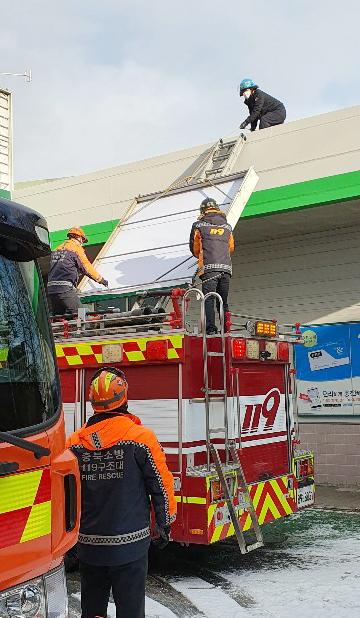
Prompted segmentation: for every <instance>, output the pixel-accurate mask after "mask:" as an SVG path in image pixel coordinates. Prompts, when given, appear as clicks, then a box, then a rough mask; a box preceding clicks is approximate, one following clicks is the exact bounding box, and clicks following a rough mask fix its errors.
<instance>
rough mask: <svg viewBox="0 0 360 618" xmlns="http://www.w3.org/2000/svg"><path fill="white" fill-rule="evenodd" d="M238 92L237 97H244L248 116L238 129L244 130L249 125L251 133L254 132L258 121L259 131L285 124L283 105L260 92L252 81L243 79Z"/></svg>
mask: <svg viewBox="0 0 360 618" xmlns="http://www.w3.org/2000/svg"><path fill="white" fill-rule="evenodd" d="M238 90H239V95H240V96H241V97H244V103H245V105H247V106H248V108H249V116H248V117H247V118H246V120H244V122H242V123H241V125H240V129H245V128H246V127H247V126H248V124H249V125H250V126H251V131H255V129H256V126H257V123H258V121H259V129H267V128H268V127H273V126H274V125H277V124H283V122H285V118H286V109H285V106H284V104H283V103H281V101H278V99H275V97H272V96H271V95H270V94H267V93H266V92H263V91H262V90H260V88H259V86H257V85H256V84H254V82H253V81H252V79H243V80H242V82H241V84H240V86H239V88H238Z"/></svg>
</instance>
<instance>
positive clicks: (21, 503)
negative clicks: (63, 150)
mask: <svg viewBox="0 0 360 618" xmlns="http://www.w3.org/2000/svg"><path fill="white" fill-rule="evenodd" d="M49 253H50V246H49V233H48V230H47V225H46V221H45V220H44V219H43V218H42V217H41V216H40V215H38V214H37V213H36V212H34V211H33V210H30V209H28V208H25V207H24V206H20V205H19V204H15V203H14V202H10V201H8V200H5V199H0V399H1V408H0V564H1V577H0V616H1V618H10V617H15V616H16V617H17V618H26V617H29V618H30V617H34V618H35V617H36V618H50V617H51V618H66V617H67V616H68V611H67V592H66V585H65V578H64V568H63V556H64V554H65V552H66V551H67V550H68V549H69V548H70V547H71V546H72V545H73V544H74V543H75V541H76V535H77V527H78V513H79V508H78V506H79V495H78V493H79V489H78V488H79V483H78V470H77V463H76V461H75V458H73V456H72V455H71V453H70V452H69V451H65V450H64V447H65V431H64V416H63V411H62V407H61V392H60V383H59V375H58V370H57V365H56V357H55V349H54V342H53V337H52V332H51V326H50V320H49V315H48V309H47V303H46V296H45V293H44V288H43V285H42V279H41V274H40V270H39V265H38V258H40V257H42V256H46V255H48V254H49Z"/></svg>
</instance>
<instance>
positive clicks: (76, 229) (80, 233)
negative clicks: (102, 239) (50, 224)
mask: <svg viewBox="0 0 360 618" xmlns="http://www.w3.org/2000/svg"><path fill="white" fill-rule="evenodd" d="M67 235H68V238H71V236H80V238H81V239H82V241H83V242H89V239H88V238H86V236H85V232H84V230H83V229H81V227H72V228H71V230H69V231H68V233H67Z"/></svg>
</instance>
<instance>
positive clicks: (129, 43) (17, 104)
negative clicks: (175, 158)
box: [0, 0, 360, 182]
mask: <svg viewBox="0 0 360 618" xmlns="http://www.w3.org/2000/svg"><path fill="white" fill-rule="evenodd" d="M0 16H1V18H0V73H1V72H14V73H23V72H24V71H25V70H26V69H31V70H32V73H33V81H32V82H31V83H27V82H25V80H24V78H21V77H8V76H1V75H0V88H2V89H7V90H10V91H11V92H12V94H13V122H14V175H15V181H16V182H19V181H27V180H35V179H44V178H55V177H56V178H59V177H63V176H75V175H78V174H82V173H86V172H92V171H94V170H99V169H103V168H107V167H110V166H114V165H119V164H122V163H127V162H130V161H136V160H140V159H144V158H147V157H152V156H155V155H158V154H163V153H166V152H171V151H175V150H180V149H182V148H186V147H191V146H195V145H198V144H204V143H208V142H212V141H216V140H217V139H219V138H220V137H222V136H225V135H227V134H228V133H230V132H231V131H234V130H235V129H236V128H237V127H238V126H239V124H240V123H241V122H242V121H243V120H244V119H245V117H246V116H247V114H246V108H245V106H244V105H243V103H242V100H240V98H239V96H238V93H237V85H238V84H239V82H240V81H241V79H243V78H245V77H248V78H251V79H253V80H254V81H255V82H256V83H258V84H259V86H260V88H262V89H263V90H265V92H268V93H270V94H272V95H273V96H275V97H276V98H279V99H280V100H281V101H283V102H284V104H285V106H286V109H287V120H288V121H291V120H297V119H299V118H304V117H308V116H313V115H316V114H321V113H324V112H328V111H332V110H336V109H340V108H344V107H349V106H351V105H357V104H359V103H360V79H359V68H358V64H359V57H360V37H359V35H358V31H359V23H360V3H359V1H358V0H345V2H343V3H342V4H341V3H339V2H338V0H272V1H269V0H251V2H250V1H249V0H247V1H246V2H245V1H244V0H222V2H219V1H218V0H182V1H181V2H179V1H178V0H177V1H176V0H96V1H95V0H61V2H59V1H58V0H31V1H26V0H11V2H10V0H0Z"/></svg>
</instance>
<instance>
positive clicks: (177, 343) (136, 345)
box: [55, 335, 184, 369]
mask: <svg viewBox="0 0 360 618" xmlns="http://www.w3.org/2000/svg"><path fill="white" fill-rule="evenodd" d="M159 340H165V341H168V351H167V359H168V360H169V361H179V360H181V359H182V358H183V345H184V336H183V335H164V336H158V337H141V338H139V339H113V340H107V341H93V342H91V343H57V344H56V345H55V348H56V356H57V361H58V365H59V367H60V369H62V368H66V367H79V366H89V365H99V364H101V363H103V362H104V361H103V355H102V348H103V345H109V344H117V345H119V344H121V346H122V349H123V361H122V362H123V363H125V364H127V363H136V362H145V361H146V357H145V350H146V343H147V342H148V341H159Z"/></svg>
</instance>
